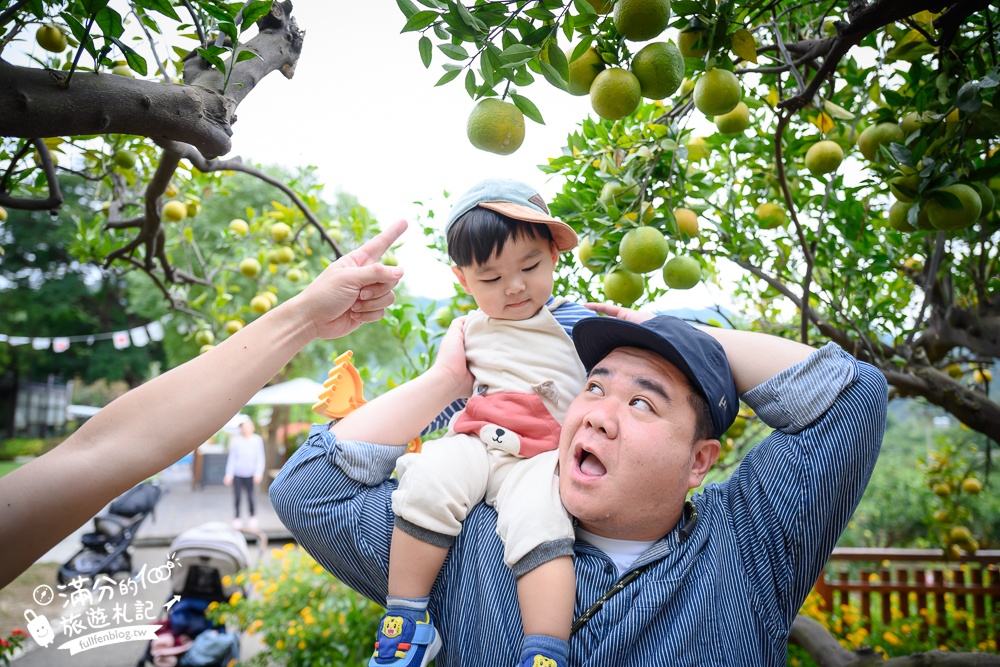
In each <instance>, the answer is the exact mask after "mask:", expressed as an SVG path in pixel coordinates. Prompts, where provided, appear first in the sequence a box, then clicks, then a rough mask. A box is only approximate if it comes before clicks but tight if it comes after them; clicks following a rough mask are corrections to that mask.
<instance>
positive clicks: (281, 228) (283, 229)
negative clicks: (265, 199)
mask: <svg viewBox="0 0 1000 667" xmlns="http://www.w3.org/2000/svg"><path fill="white" fill-rule="evenodd" d="M291 235H292V228H291V227H289V226H288V225H286V224H285V223H283V222H276V223H274V224H273V225H271V238H272V239H274V242H275V243H281V242H282V241H284V240H285V239H287V238H288V237H289V236H291Z"/></svg>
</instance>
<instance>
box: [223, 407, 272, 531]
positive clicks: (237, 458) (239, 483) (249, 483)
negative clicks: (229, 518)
mask: <svg viewBox="0 0 1000 667" xmlns="http://www.w3.org/2000/svg"><path fill="white" fill-rule="evenodd" d="M262 479H264V440H263V438H261V437H260V436H259V435H257V434H256V433H254V423H253V420H252V419H250V417H248V416H246V415H244V416H243V419H242V420H241V421H240V424H239V432H238V433H236V434H233V435H232V436H230V437H229V458H227V459H226V476H225V477H224V478H223V480H222V483H223V484H225V485H226V486H232V487H233V494H234V496H235V508H236V517H235V518H234V519H233V528H235V529H236V530H242V529H243V521H242V520H241V519H240V499H241V497H242V496H243V492H244V491H245V492H246V494H247V506H248V507H249V509H250V517H249V518H248V519H247V528H248V529H249V530H257V517H256V510H255V508H254V504H253V494H254V488H255V487H256V486H257V485H258V484H260V481H261V480H262Z"/></svg>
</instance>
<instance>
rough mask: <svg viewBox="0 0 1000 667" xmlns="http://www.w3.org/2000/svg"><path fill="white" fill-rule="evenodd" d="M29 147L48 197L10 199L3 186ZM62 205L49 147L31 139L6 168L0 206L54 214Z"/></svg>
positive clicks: (60, 192) (0, 192)
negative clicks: (36, 157)
mask: <svg viewBox="0 0 1000 667" xmlns="http://www.w3.org/2000/svg"><path fill="white" fill-rule="evenodd" d="M0 62H2V61H0ZM29 145H30V146H34V148H35V150H36V151H38V159H39V161H40V162H41V165H40V166H41V167H42V172H43V173H44V174H45V182H46V184H47V185H48V186H49V196H48V197H46V198H45V199H28V198H25V197H12V196H11V195H10V194H8V192H7V188H6V185H5V184H6V183H7V179H8V178H10V175H11V170H12V169H13V168H14V165H15V164H16V163H17V162H18V161H19V160H20V159H21V158H23V157H24V156H25V155H27V153H28V146H29ZM62 203H63V195H62V190H61V189H60V188H59V179H58V178H57V177H56V165H55V163H54V162H53V161H52V153H50V152H49V147H48V146H46V145H45V142H44V141H42V140H41V139H32V140H31V141H30V142H29V143H26V144H24V146H22V147H21V149H20V150H19V151H18V152H17V154H16V155H14V157H13V159H11V161H10V166H9V167H8V168H7V173H5V174H4V177H3V180H2V181H0V205H2V206H9V207H10V208H17V209H21V210H23V211H52V212H55V211H56V210H57V209H58V208H59V207H60V206H62Z"/></svg>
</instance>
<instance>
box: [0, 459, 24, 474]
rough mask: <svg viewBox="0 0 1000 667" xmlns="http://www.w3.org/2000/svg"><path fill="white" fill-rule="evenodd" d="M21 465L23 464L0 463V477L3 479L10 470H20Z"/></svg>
mask: <svg viewBox="0 0 1000 667" xmlns="http://www.w3.org/2000/svg"><path fill="white" fill-rule="evenodd" d="M22 465H24V464H23V463H21V462H20V461H0V477H3V476H4V475H6V474H7V473H9V472H10V471H11V470H15V469H16V468H20V467H21V466H22Z"/></svg>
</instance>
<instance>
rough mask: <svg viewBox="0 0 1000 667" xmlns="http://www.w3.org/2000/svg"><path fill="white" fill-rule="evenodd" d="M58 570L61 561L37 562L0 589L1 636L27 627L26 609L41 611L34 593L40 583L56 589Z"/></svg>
mask: <svg viewBox="0 0 1000 667" xmlns="http://www.w3.org/2000/svg"><path fill="white" fill-rule="evenodd" d="M58 572H59V563H35V564H34V565H32V566H31V567H29V568H28V569H27V570H25V572H24V573H23V574H21V576H19V577H18V578H17V579H15V580H14V581H12V582H10V583H9V584H7V585H6V586H5V587H4V588H2V589H0V637H6V636H8V635H9V634H10V631H11V630H13V629H14V628H21V629H22V630H24V629H25V625H26V622H25V620H24V610H25V609H34V610H35V611H36V612H39V611H40V609H39V607H38V605H37V604H35V601H34V599H33V598H32V593H34V591H35V588H36V587H37V586H39V585H40V584H48V585H49V586H50V587H51V588H52V590H53V591H54V590H55V588H56V574H58Z"/></svg>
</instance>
